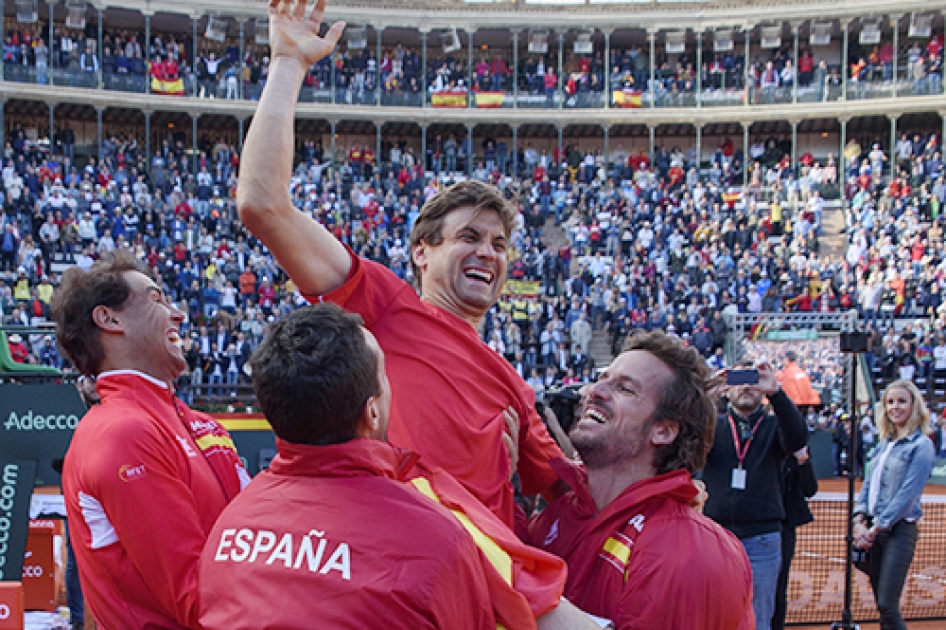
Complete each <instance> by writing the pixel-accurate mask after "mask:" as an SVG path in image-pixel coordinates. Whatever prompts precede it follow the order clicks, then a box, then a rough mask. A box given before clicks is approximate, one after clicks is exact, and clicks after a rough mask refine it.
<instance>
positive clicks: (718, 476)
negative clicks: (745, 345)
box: [703, 363, 807, 630]
mask: <svg viewBox="0 0 946 630" xmlns="http://www.w3.org/2000/svg"><path fill="white" fill-rule="evenodd" d="M737 368H738V369H739V370H740V371H751V370H752V368H753V366H752V365H751V364H745V363H742V364H737ZM731 372H735V370H724V371H723V372H722V374H725V375H726V376H727V379H726V380H727V385H726V386H725V388H724V393H725V394H726V396H727V397H728V399H729V404H728V409H727V413H726V415H721V416H720V417H719V421H718V422H717V424H716V434H715V437H714V441H713V448H712V449H711V450H710V453H709V457H708V458H707V460H706V467H705V468H704V469H703V481H704V482H705V483H706V489H707V491H708V492H709V500H708V501H707V502H706V515H707V516H709V517H710V518H711V519H713V520H714V521H716V522H717V523H719V524H720V525H722V526H723V527H725V528H726V529H728V530H730V531H732V532H733V533H734V534H735V535H736V536H738V537H739V540H740V541H741V542H742V544H743V546H744V547H745V549H746V553H747V554H748V556H749V561H750V563H751V564H752V584H753V602H752V607H753V610H754V611H755V618H756V627H757V628H759V630H768V629H769V628H770V627H771V622H772V614H773V611H774V608H775V590H776V586H777V583H778V575H779V568H780V565H781V556H782V551H781V529H782V520H783V519H784V518H785V508H784V506H783V505H782V490H781V485H780V479H781V476H782V463H783V462H784V460H785V458H786V457H788V456H789V455H790V454H792V453H794V452H795V451H797V450H799V449H801V448H802V447H804V446H805V442H806V437H807V436H806V428H805V420H804V418H803V416H802V415H801V412H799V411H798V408H797V407H795V405H794V403H792V401H791V399H790V398H789V397H788V396H787V395H786V394H785V392H783V391H782V388H781V386H780V385H779V382H778V380H777V379H776V378H775V372H774V371H773V370H772V368H771V366H769V365H766V364H763V365H760V366H758V380H757V382H756V383H746V384H740V385H733V384H730V383H732V382H733V379H732V378H730V376H731ZM763 397H765V398H768V400H769V403H770V404H771V406H772V412H771V413H769V412H767V410H766V408H765V406H764V405H763V404H762V400H763Z"/></svg>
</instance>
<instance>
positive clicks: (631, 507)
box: [529, 332, 753, 630]
mask: <svg viewBox="0 0 946 630" xmlns="http://www.w3.org/2000/svg"><path fill="white" fill-rule="evenodd" d="M712 384H713V378H712V374H711V372H710V370H709V368H708V367H707V365H706V362H705V361H704V360H703V358H702V357H701V356H700V354H699V353H698V352H697V351H696V350H695V349H694V348H686V347H684V346H683V345H682V344H681V343H680V342H679V340H677V339H675V338H672V337H669V336H667V335H665V334H663V333H662V332H653V333H640V334H637V335H633V336H631V337H630V338H629V339H628V342H627V344H626V345H625V347H624V351H623V352H622V353H621V354H620V355H618V356H617V358H615V359H614V362H613V363H611V365H610V366H609V367H608V368H607V369H606V370H605V372H604V373H603V374H602V375H601V376H600V378H599V379H598V381H597V382H596V383H595V384H594V385H590V386H589V387H588V388H587V389H586V390H585V392H584V394H585V396H584V400H583V403H582V409H581V412H580V415H579V419H578V422H577V423H576V424H575V426H574V428H573V429H572V431H571V433H570V435H569V437H570V438H571V441H572V443H573V444H574V446H575V449H576V450H577V451H578V453H579V454H580V455H581V459H582V461H583V462H584V466H583V467H581V468H577V467H574V466H572V465H570V464H566V463H565V462H556V467H557V468H558V469H560V472H561V476H562V478H563V479H564V480H565V481H566V482H567V483H568V484H569V485H570V486H571V487H572V488H574V490H573V491H571V492H569V493H568V494H566V495H565V496H563V497H562V498H560V499H558V500H557V501H555V502H554V503H552V504H551V505H550V506H549V507H548V508H547V509H546V510H545V511H544V512H542V513H541V514H539V515H538V516H537V517H536V518H535V519H534V520H533V522H532V523H531V525H530V528H529V538H530V542H531V543H532V544H533V545H535V546H537V547H539V548H541V549H544V550H545V551H549V552H551V553H554V554H555V555H557V556H560V557H562V558H564V559H565V561H566V563H567V564H568V581H567V582H566V583H565V597H566V598H568V600H569V601H571V602H572V603H574V604H575V605H576V606H578V607H579V608H581V609H582V610H585V611H587V612H589V613H591V614H593V615H599V616H601V617H605V618H607V619H610V620H612V622H613V624H614V627H615V628H617V629H618V630H629V629H631V628H634V629H635V630H639V629H642V628H653V629H657V628H692V629H696V630H702V629H705V630H737V629H743V628H751V627H753V626H752V583H751V573H750V567H749V561H748V558H747V557H746V553H745V551H743V549H742V546H741V545H740V544H739V541H738V540H737V539H736V537H735V536H733V535H732V534H731V533H730V532H727V531H726V530H725V529H723V528H722V527H720V526H719V525H717V524H716V523H714V522H713V521H711V520H710V519H708V518H706V517H704V516H703V515H702V514H700V513H698V512H697V511H695V510H694V509H693V508H692V507H690V505H689V503H690V502H691V501H692V500H693V498H694V497H695V496H696V494H697V490H696V487H695V486H694V485H693V483H692V482H691V480H690V475H691V474H693V473H694V472H696V471H697V470H699V469H700V468H701V467H702V466H703V463H704V462H705V460H706V454H707V452H708V451H709V449H710V446H711V445H712V439H713V431H714V429H715V427H716V408H715V401H714V399H713V397H712V396H711V395H710V394H709V393H708V392H709V391H711V389H712ZM559 464H561V466H559Z"/></svg>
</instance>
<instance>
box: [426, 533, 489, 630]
mask: <svg viewBox="0 0 946 630" xmlns="http://www.w3.org/2000/svg"><path fill="white" fill-rule="evenodd" d="M430 595H431V597H430V601H429V602H418V607H419V609H421V610H423V609H425V608H428V607H429V608H430V614H431V617H432V622H433V623H432V624H431V625H432V627H434V628H456V629H457V630H492V629H493V628H495V627H496V620H495V617H494V615H493V607H492V603H491V601H490V593H489V589H488V587H487V578H486V576H485V575H484V561H483V560H481V557H480V552H479V550H478V549H477V548H476V545H474V544H473V539H472V538H469V537H466V536H464V537H462V538H461V539H460V544H458V545H457V549H456V553H455V555H454V556H453V557H452V558H444V559H443V562H442V563H441V575H440V576H439V577H438V578H437V579H435V580H433V591H432V592H431V593H430Z"/></svg>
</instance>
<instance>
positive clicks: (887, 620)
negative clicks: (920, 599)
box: [869, 520, 919, 630]
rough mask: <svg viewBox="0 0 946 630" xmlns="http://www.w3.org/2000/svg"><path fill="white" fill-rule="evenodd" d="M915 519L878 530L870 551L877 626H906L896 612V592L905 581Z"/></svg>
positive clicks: (896, 629)
mask: <svg viewBox="0 0 946 630" xmlns="http://www.w3.org/2000/svg"><path fill="white" fill-rule="evenodd" d="M918 536H919V532H918V531H917V526H916V523H909V522H907V521H905V520H904V521H900V522H899V523H897V524H896V525H894V526H893V528H892V529H891V530H890V531H887V532H881V533H880V534H878V536H877V539H876V540H875V541H874V546H873V547H872V548H871V553H870V558H869V561H870V586H871V588H872V589H873V590H874V601H876V602H877V611H878V612H879V613H880V628H881V630H906V629H907V624H905V623H904V622H903V617H901V616H900V595H901V593H903V586H904V584H905V583H906V581H907V573H908V572H909V571H910V563H911V562H913V552H914V551H915V550H916V539H917V537H918Z"/></svg>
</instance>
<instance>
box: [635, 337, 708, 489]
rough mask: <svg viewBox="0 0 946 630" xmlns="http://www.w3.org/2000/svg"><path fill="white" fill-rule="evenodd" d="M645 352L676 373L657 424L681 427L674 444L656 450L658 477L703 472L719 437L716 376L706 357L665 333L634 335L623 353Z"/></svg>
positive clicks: (666, 390) (662, 401)
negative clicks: (668, 473) (669, 473)
mask: <svg viewBox="0 0 946 630" xmlns="http://www.w3.org/2000/svg"><path fill="white" fill-rule="evenodd" d="M631 350H644V351H646V352H649V353H650V354H652V355H654V356H655V357H657V358H658V359H660V360H661V361H662V362H663V363H664V365H666V366H667V367H668V368H670V370H671V371H672V372H673V377H672V378H671V379H670V382H668V383H667V384H666V387H664V390H663V393H662V395H661V397H660V401H659V402H658V403H657V408H656V409H655V410H654V415H653V419H654V420H668V421H670V422H675V423H676V424H677V425H678V426H679V427H680V433H679V434H678V435H677V438H676V439H675V440H674V441H673V442H672V443H671V444H666V445H663V446H660V447H658V448H657V453H656V454H655V455H654V467H655V468H656V469H657V474H658V475H662V474H664V473H667V472H670V471H673V470H678V469H680V468H683V469H686V471H687V472H689V473H690V474H693V473H695V472H696V471H698V470H700V469H701V468H703V466H704V465H705V464H706V456H707V454H708V453H709V451H710V448H712V446H713V439H714V437H715V433H716V399H715V396H714V395H713V393H712V392H713V391H714V390H715V386H716V376H715V374H714V373H713V371H712V370H711V369H710V367H709V366H708V365H707V364H706V360H705V359H704V358H703V356H702V355H701V354H700V353H699V352H698V351H697V350H696V348H693V347H686V346H684V345H683V343H682V342H681V341H680V340H679V339H677V338H676V337H672V336H670V335H667V334H665V333H664V332H663V331H652V332H639V333H636V334H632V335H630V336H629V337H628V338H627V341H626V342H625V343H624V348H623V350H622V351H621V352H622V353H624V352H630V351H631Z"/></svg>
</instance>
